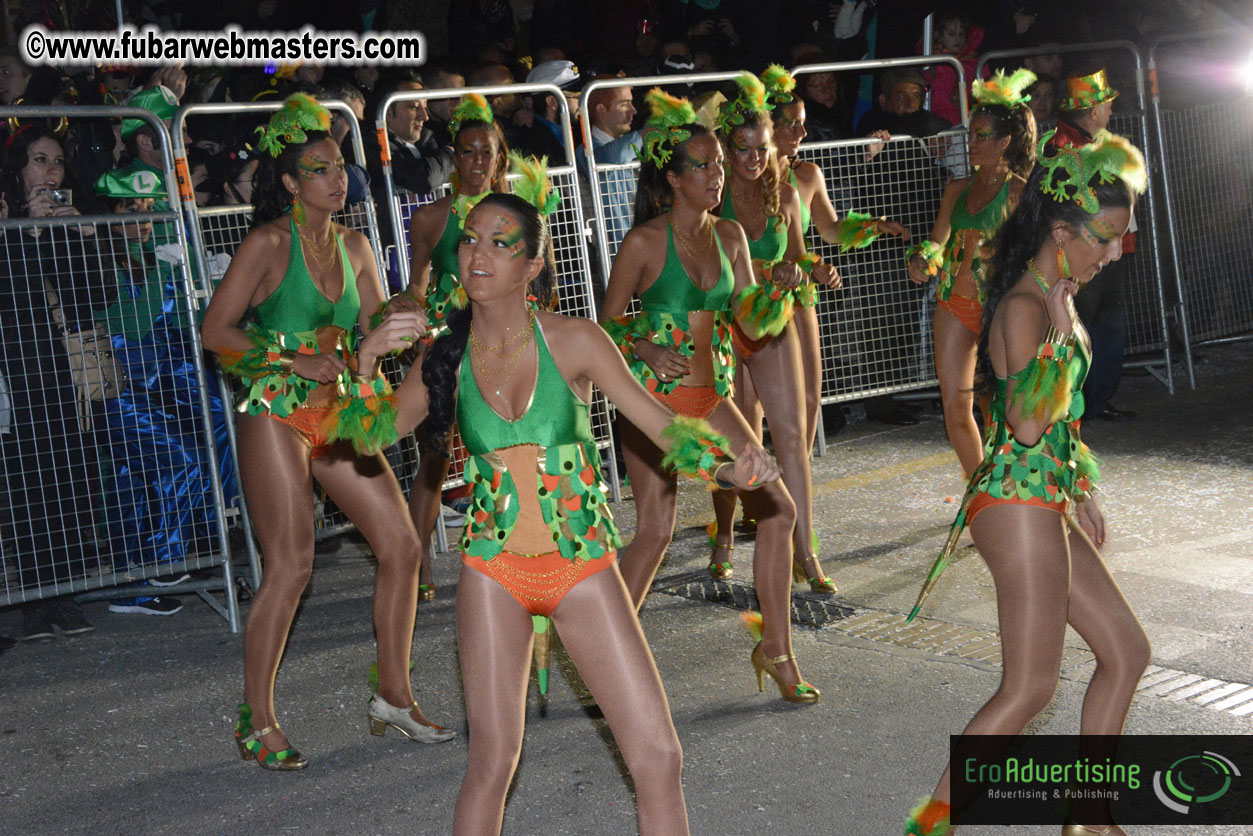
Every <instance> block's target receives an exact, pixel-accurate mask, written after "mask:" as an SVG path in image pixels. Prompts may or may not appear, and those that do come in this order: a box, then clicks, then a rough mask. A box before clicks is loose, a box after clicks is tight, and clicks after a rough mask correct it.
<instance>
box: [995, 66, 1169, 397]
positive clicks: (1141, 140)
mask: <svg viewBox="0 0 1253 836" xmlns="http://www.w3.org/2000/svg"><path fill="white" fill-rule="evenodd" d="M1076 53H1079V54H1091V55H1096V56H1101V57H1102V58H1108V57H1110V56H1111V53H1125V54H1126V55H1127V57H1129V58H1130V59H1131V62H1132V67H1133V69H1132V76H1133V79H1134V81H1135V91H1134V97H1130V96H1127V95H1126V94H1127V92H1128V91H1122V92H1123V96H1122V97H1121V100H1122V101H1123V102H1124V103H1125V102H1126V101H1127V100H1128V99H1132V98H1134V103H1135V105H1134V108H1133V109H1132V110H1131V111H1130V112H1126V111H1123V112H1119V113H1116V114H1115V115H1114V117H1113V118H1112V119H1111V120H1110V125H1109V130H1111V131H1113V132H1115V133H1119V134H1122V135H1124V136H1126V137H1127V138H1128V139H1129V140H1131V142H1133V143H1134V144H1135V145H1136V147H1138V148H1140V149H1141V151H1143V152H1144V157H1145V163H1146V164H1147V165H1148V167H1149V170H1150V171H1154V170H1155V169H1156V168H1157V167H1158V166H1159V165H1160V160H1159V158H1158V156H1157V153H1156V149H1154V148H1152V147H1151V146H1150V145H1149V138H1150V133H1149V119H1148V100H1147V98H1146V96H1145V84H1144V82H1145V72H1144V59H1143V57H1142V56H1141V53H1140V49H1139V48H1138V47H1137V46H1136V45H1135V44H1134V43H1132V42H1131V41H1101V42H1098V43H1085V44H1064V45H1058V44H1054V45H1050V46H1047V47H1031V48H1026V49H1009V50H998V51H993V52H988V53H985V54H983V55H981V56H979V61H978V63H977V64H976V69H975V77H976V78H977V77H980V76H981V75H982V72H983V68H984V67H985V66H986V65H987V64H988V63H989V62H993V61H995V62H1002V61H1004V60H1005V59H1012V58H1026V57H1029V56H1035V55H1071V54H1076ZM1115 57H1116V56H1115ZM1158 200H1159V197H1158V189H1157V186H1156V185H1155V184H1154V183H1153V182H1150V184H1149V190H1148V194H1147V195H1146V196H1145V199H1141V200H1139V201H1137V202H1136V210H1135V219H1136V225H1137V227H1138V231H1137V235H1136V252H1135V254H1134V255H1126V256H1124V258H1127V259H1130V260H1131V267H1130V270H1129V282H1128V284H1127V287H1126V288H1125V298H1126V303H1125V304H1126V308H1127V338H1126V342H1125V348H1124V350H1125V352H1126V353H1127V354H1130V355H1140V356H1142V357H1143V358H1144V359H1139V360H1131V361H1127V362H1125V363H1124V365H1125V366H1127V367H1142V368H1144V369H1146V370H1147V371H1148V372H1149V373H1150V374H1152V375H1153V376H1154V377H1155V378H1157V379H1158V380H1159V381H1160V382H1161V383H1162V384H1163V385H1164V386H1165V387H1166V389H1167V391H1168V392H1170V393H1171V394H1172V395H1173V394H1174V392H1175V380H1174V369H1173V358H1172V345H1171V339H1170V321H1171V319H1172V318H1173V319H1174V321H1175V322H1176V323H1183V322H1185V321H1186V316H1185V313H1184V309H1183V302H1182V300H1179V301H1177V302H1176V301H1168V299H1167V295H1166V289H1165V283H1164V281H1163V271H1162V259H1161V252H1160V243H1161V241H1162V240H1163V236H1162V235H1161V234H1160V232H1161V228H1162V227H1161V224H1160V222H1159V216H1160V213H1161V208H1160V207H1159V205H1158ZM1181 327H1182V326H1181ZM1184 352H1185V354H1184V361H1185V364H1186V365H1187V368H1188V369H1189V376H1188V381H1189V385H1192V376H1191V367H1192V359H1191V352H1190V349H1188V348H1187V346H1186V343H1185V346H1184Z"/></svg>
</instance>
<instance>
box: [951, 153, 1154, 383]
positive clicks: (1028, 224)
mask: <svg viewBox="0 0 1253 836" xmlns="http://www.w3.org/2000/svg"><path fill="white" fill-rule="evenodd" d="M1046 172H1047V169H1046V168H1045V167H1044V166H1042V165H1037V166H1036V167H1035V169H1034V170H1033V171H1032V172H1031V176H1030V177H1028V178H1027V185H1026V187H1025V188H1024V189H1023V192H1022V197H1021V198H1020V199H1019V201H1018V206H1017V207H1015V208H1014V211H1013V213H1012V214H1011V215H1010V216H1009V218H1008V219H1007V220H1006V221H1005V223H1004V224H1002V225H1001V228H1000V230H999V231H998V232H997V234H996V237H995V239H994V240H993V241H992V243H991V247H992V252H993V255H992V259H991V262H990V266H989V269H988V279H987V293H988V298H987V301H986V302H985V303H984V307H983V328H982V329H981V330H980V334H979V368H978V374H977V379H978V382H977V383H976V387H975V388H976V389H977V390H978V392H979V394H980V395H982V396H985V397H990V396H992V395H993V394H994V393H995V389H996V372H994V371H993V370H992V360H991V358H990V356H989V354H988V332H989V331H990V330H991V325H992V318H993V317H994V316H995V315H996V309H997V307H999V306H1000V303H1001V300H1002V299H1004V298H1005V294H1007V293H1008V292H1009V290H1010V288H1012V287H1013V286H1014V285H1016V284H1017V283H1018V281H1019V279H1021V278H1022V276H1023V274H1024V273H1026V272H1027V269H1028V268H1027V262H1028V261H1030V260H1031V259H1032V258H1033V257H1035V254H1036V253H1038V252H1039V251H1040V248H1041V247H1042V246H1044V242H1045V240H1046V239H1047V238H1048V237H1049V235H1051V234H1052V230H1053V224H1055V223H1056V222H1058V221H1061V222H1063V223H1065V224H1066V225H1067V226H1068V227H1070V228H1071V229H1074V230H1078V228H1079V227H1080V226H1081V225H1082V224H1083V223H1084V222H1086V221H1088V220H1090V219H1091V218H1092V217H1093V216H1092V215H1089V214H1088V213H1087V212H1086V211H1084V209H1083V207H1081V206H1080V205H1079V204H1077V203H1075V202H1074V201H1073V200H1063V201H1058V200H1054V199H1053V198H1052V197H1051V196H1049V195H1046V194H1044V193H1043V192H1041V191H1040V181H1041V180H1043V179H1044V176H1045V173H1046ZM1091 186H1092V190H1093V192H1095V194H1096V198H1097V200H1098V201H1099V202H1100V206H1101V209H1116V208H1120V207H1122V208H1128V209H1130V208H1132V207H1134V206H1135V195H1134V194H1133V193H1132V191H1131V189H1130V188H1129V187H1128V186H1127V184H1126V183H1124V182H1123V181H1122V180H1121V179H1118V180H1115V181H1114V182H1112V183H1103V182H1101V178H1100V175H1093V178H1092V181H1091ZM1094 214H1095V213H1094Z"/></svg>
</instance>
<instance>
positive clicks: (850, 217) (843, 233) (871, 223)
mask: <svg viewBox="0 0 1253 836" xmlns="http://www.w3.org/2000/svg"><path fill="white" fill-rule="evenodd" d="M879 220H880V219H879V218H872V217H870V216H869V215H868V214H866V213H865V212H849V213H848V214H847V215H846V216H845V217H844V220H842V221H840V222H839V224H838V225H837V228H836V233H835V243H836V244H838V245H839V247H840V250H841V251H842V252H848V251H849V250H860V249H861V248H862V247H868V246H870V245H871V244H872V243H873V242H874V240H875V239H876V238H878V237H879Z"/></svg>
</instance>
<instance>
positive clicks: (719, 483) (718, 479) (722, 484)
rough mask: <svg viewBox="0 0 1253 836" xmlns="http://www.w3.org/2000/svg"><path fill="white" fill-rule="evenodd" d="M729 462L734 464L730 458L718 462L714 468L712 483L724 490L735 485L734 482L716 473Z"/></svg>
mask: <svg viewBox="0 0 1253 836" xmlns="http://www.w3.org/2000/svg"><path fill="white" fill-rule="evenodd" d="M729 464H735V462H734V461H733V460H731V459H727V460H726V461H724V462H722V463H721V464H719V465H718V466H717V467H715V468H714V484H715V485H717V486H718V487H719V488H721V489H722V490H724V491H729V490H731V489H732V488H734V487H735V483H734V482H731V481H728V480H726V479H723V478H721V477H720V476H718V473H719V472H720V471H721V470H722V468H724V467H726V466H727V465H729Z"/></svg>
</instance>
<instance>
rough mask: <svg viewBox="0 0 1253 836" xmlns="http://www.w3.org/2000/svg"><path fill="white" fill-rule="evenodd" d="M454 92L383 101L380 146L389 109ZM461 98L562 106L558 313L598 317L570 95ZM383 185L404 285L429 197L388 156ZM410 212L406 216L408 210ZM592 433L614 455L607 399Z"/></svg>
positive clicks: (439, 533)
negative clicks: (400, 183) (412, 223)
mask: <svg viewBox="0 0 1253 836" xmlns="http://www.w3.org/2000/svg"><path fill="white" fill-rule="evenodd" d="M448 93H449V91H447V90H415V91H407V92H398V93H393V94H392V95H390V96H388V97H387V98H386V99H384V100H383V101H382V102H380V103H379V109H378V116H377V126H378V129H379V131H380V135H379V142H380V145H381V146H383V147H384V148H386V146H387V137H386V115H387V111H388V109H389V108H390V107H391V106H392V105H393V104H394V103H396V102H404V101H424V100H426V99H438V98H447V97H448ZM457 93H458V94H461V95H464V94H466V93H479V94H481V95H482V96H483V97H484V98H489V99H490V98H491V97H492V96H495V95H497V94H502V93H512V94H515V95H520V94H527V93H549V94H551V95H552V96H553V97H554V98H555V99H556V101H557V102H558V103H559V105H560V113H559V117H558V124H559V125H560V127H561V141H562V146H563V147H564V149H565V153H566V159H567V160H568V162H566V163H565V164H561V163H560V161H553V160H550V161H549V163H550V167H549V170H548V173H549V177H550V179H551V180H552V188H553V190H554V191H555V192H556V193H557V194H559V195H561V203H560V205H559V206H558V207H557V210H556V211H555V212H553V214H551V215H549V216H548V229H549V234H550V236H551V238H552V243H553V257H554V260H555V264H554V267H555V272H556V278H557V291H558V301H557V310H558V311H559V312H561V313H563V314H567V315H569V316H583V317H588V318H589V319H595V318H596V310H595V304H594V301H593V300H594V298H595V297H594V289H593V286H592V276H591V271H590V269H589V261H588V253H587V238H588V234H589V233H588V231H587V227H586V225H585V223H584V221H583V206H582V201H581V199H580V197H579V182H578V174H577V173H576V169H575V165H574V159H575V156H574V134H573V131H572V130H571V127H570V110H569V107H568V105H567V103H566V99H565V95H564V94H563V93H562V92H561V89H560V88H558V87H556V86H554V85H551V84H511V85H507V86H494V87H472V88H464V89H458V90H457ZM383 186H384V194H385V195H386V204H387V209H388V211H389V212H391V219H392V227H393V228H394V229H396V230H397V249H398V261H399V265H400V275H401V280H402V283H403V284H405V285H408V283H409V237H408V235H406V234H404V230H405V228H406V224H407V223H408V221H409V216H410V214H411V213H412V211H413V210H414V209H415V208H417V206H419V205H421V203H424V202H428V201H426V199H425V197H426V196H419V197H413V198H410V197H404V198H402V196H401V193H400V192H399V191H398V189H397V187H396V183H395V182H394V180H393V178H392V166H391V159H390V156H389V154H388V152H386V151H384V154H383ZM448 188H449V187H448V186H447V184H445V186H444V188H443V189H441V190H439V191H438V192H437V194H440V193H444V192H445V191H446V190H447V189H448ZM406 210H407V211H406ZM592 433H593V435H594V436H595V438H596V443H597V445H598V446H599V447H600V448H601V449H602V450H610V451H612V447H613V428H612V425H611V417H610V411H609V404H608V402H607V401H606V400H605V398H604V396H603V395H601V394H600V393H599V392H597V393H596V397H595V400H594V402H593V405H592ZM465 459H466V455H465V451H464V450H463V449H462V448H461V447H460V445H457V447H456V448H455V449H454V452H453V462H452V469H451V470H450V471H449V473H450V476H449V478H448V480H447V481H446V482H445V483H444V488H445V489H448V488H454V487H457V486H459V485H462V484H464V483H463V481H462V478H461V472H462V468H463V466H464V464H465ZM605 464H606V468H607V470H608V474H607V475H608V481H609V484H610V489H611V492H612V497H613V499H614V500H615V501H616V500H617V498H618V497H619V495H620V487H619V481H618V468H617V462H616V460H615V457H614V456H613V454H612V452H610V454H609V455H607V456H605ZM436 537H437V544H438V547H439V549H440V550H441V551H446V550H447V548H448V540H447V534H446V532H445V531H444V526H443V519H442V516H441V518H440V521H439V523H438V524H437V525H436Z"/></svg>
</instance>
